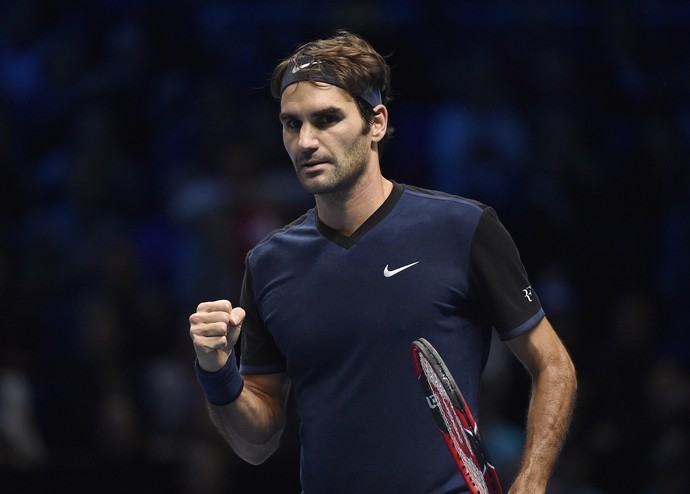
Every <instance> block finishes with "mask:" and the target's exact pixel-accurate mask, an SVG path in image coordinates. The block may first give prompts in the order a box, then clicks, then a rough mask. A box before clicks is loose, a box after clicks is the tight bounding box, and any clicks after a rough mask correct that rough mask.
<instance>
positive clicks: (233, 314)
mask: <svg viewBox="0 0 690 494" xmlns="http://www.w3.org/2000/svg"><path fill="white" fill-rule="evenodd" d="M246 315H247V313H246V312H245V311H244V309H243V308H242V307H234V308H233V309H232V310H231V311H230V323H229V324H230V326H235V327H238V328H239V327H241V326H242V321H244V317H245V316H246Z"/></svg>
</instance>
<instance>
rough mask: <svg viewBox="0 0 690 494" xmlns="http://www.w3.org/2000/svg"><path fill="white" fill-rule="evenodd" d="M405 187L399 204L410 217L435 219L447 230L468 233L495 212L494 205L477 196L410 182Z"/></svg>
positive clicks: (432, 220)
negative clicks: (417, 185) (463, 195)
mask: <svg viewBox="0 0 690 494" xmlns="http://www.w3.org/2000/svg"><path fill="white" fill-rule="evenodd" d="M402 187H403V194H402V198H401V201H400V203H401V205H402V208H404V210H405V211H406V214H407V215H408V217H409V216H413V217H414V216H416V217H418V218H419V220H420V221H424V222H432V223H434V225H435V227H436V228H442V229H447V231H454V230H456V229H457V228H461V229H462V231H465V232H468V233H469V231H473V230H474V229H475V228H476V227H477V225H478V224H479V222H480V219H481V218H482V216H484V215H485V214H486V213H488V214H492V213H493V210H492V208H491V207H489V206H488V205H486V204H484V203H482V202H480V201H477V200H474V199H469V198H467V197H462V196H458V195H453V194H448V193H446V192H441V191H437V190H431V189H425V188H422V187H415V186H411V185H403V186H402ZM467 229H469V231H468V230H467Z"/></svg>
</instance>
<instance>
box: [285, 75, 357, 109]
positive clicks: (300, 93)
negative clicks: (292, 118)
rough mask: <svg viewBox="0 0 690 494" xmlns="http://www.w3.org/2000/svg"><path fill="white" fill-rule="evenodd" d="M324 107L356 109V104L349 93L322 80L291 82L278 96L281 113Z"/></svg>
mask: <svg viewBox="0 0 690 494" xmlns="http://www.w3.org/2000/svg"><path fill="white" fill-rule="evenodd" d="M324 108H340V109H342V110H343V111H348V110H352V111H357V105H356V103H355V100H354V98H352V96H351V95H350V93H348V92H347V91H345V90H344V89H342V88H340V87H338V86H334V85H332V84H327V83H324V82H316V83H314V82H309V81H301V82H297V83H295V84H291V85H290V86H288V87H286V88H285V91H283V94H282V95H281V97H280V109H281V112H282V113H302V112H313V111H319V110H322V109H324Z"/></svg>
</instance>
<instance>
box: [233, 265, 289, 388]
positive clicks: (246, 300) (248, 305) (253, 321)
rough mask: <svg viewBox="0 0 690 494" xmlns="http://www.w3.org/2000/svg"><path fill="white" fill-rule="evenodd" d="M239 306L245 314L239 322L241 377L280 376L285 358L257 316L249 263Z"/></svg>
mask: <svg viewBox="0 0 690 494" xmlns="http://www.w3.org/2000/svg"><path fill="white" fill-rule="evenodd" d="M247 259H248V258H247ZM240 306H241V307H242V308H243V309H244V310H245V312H246V316H245V318H244V321H243V322H242V333H241V352H240V372H241V373H243V374H273V373H276V372H283V371H284V370H285V367H286V362H285V357H284V356H283V354H282V353H281V352H280V350H279V349H278V346H277V345H276V342H275V339H274V338H273V335H271V333H270V332H269V331H268V329H267V328H266V326H265V325H264V323H263V321H262V319H261V316H260V314H259V309H258V306H257V303H256V297H255V294H254V287H253V284H252V275H251V270H250V267H249V262H248V260H247V262H246V263H245V272H244V280H243V282H242V293H241V295H240Z"/></svg>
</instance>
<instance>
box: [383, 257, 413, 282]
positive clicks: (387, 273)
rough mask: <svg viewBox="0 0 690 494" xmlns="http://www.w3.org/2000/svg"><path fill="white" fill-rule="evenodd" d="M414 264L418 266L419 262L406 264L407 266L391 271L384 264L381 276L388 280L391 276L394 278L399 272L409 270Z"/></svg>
mask: <svg viewBox="0 0 690 494" xmlns="http://www.w3.org/2000/svg"><path fill="white" fill-rule="evenodd" d="M415 264H419V261H417V262H413V263H412V264H408V265H407V266H402V267H400V268H398V269H393V270H392V271H391V270H389V269H388V264H386V267H385V268H383V276H385V277H386V278H390V277H391V276H395V275H396V274H398V273H399V272H400V271H405V270H406V269H407V268H411V267H412V266H414V265H415Z"/></svg>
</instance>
